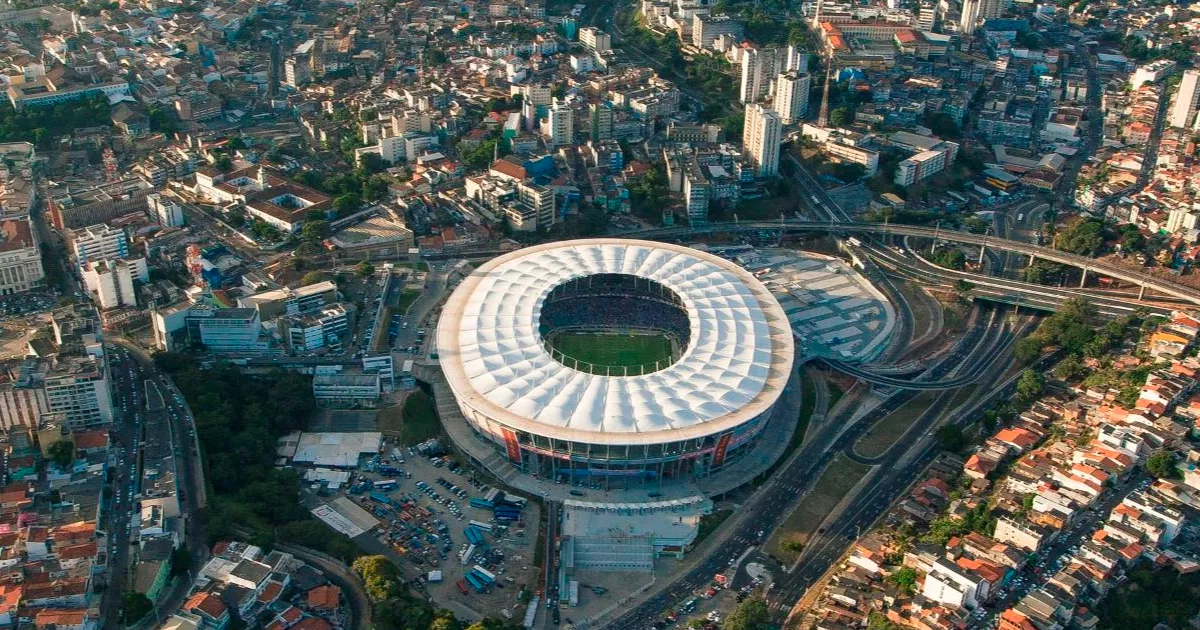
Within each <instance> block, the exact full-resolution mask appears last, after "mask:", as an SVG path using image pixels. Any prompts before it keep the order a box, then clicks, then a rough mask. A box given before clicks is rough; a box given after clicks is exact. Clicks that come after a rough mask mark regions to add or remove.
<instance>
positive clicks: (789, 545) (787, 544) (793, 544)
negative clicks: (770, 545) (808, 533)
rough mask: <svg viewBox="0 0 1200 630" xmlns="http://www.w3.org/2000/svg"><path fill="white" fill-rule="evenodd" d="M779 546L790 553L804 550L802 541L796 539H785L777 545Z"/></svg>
mask: <svg viewBox="0 0 1200 630" xmlns="http://www.w3.org/2000/svg"><path fill="white" fill-rule="evenodd" d="M779 548H780V549H782V550H784V551H786V552H788V553H790V554H799V553H800V552H801V551H804V543H802V542H800V541H798V540H785V541H783V544H782V545H779Z"/></svg>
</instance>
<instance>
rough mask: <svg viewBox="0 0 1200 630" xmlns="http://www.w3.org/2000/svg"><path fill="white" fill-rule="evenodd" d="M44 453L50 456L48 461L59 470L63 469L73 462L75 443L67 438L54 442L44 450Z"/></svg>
mask: <svg viewBox="0 0 1200 630" xmlns="http://www.w3.org/2000/svg"><path fill="white" fill-rule="evenodd" d="M46 453H47V454H48V455H49V456H50V461H52V462H54V464H55V465H56V466H58V467H59V468H62V469H65V468H66V467H67V466H70V465H71V462H73V461H75V443H74V442H72V441H71V440H70V439H69V438H64V439H61V440H56V441H55V442H54V443H53V444H51V445H50V448H48V449H46Z"/></svg>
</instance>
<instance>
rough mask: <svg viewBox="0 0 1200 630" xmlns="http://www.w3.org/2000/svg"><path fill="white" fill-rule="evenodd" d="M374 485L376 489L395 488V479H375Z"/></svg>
mask: <svg viewBox="0 0 1200 630" xmlns="http://www.w3.org/2000/svg"><path fill="white" fill-rule="evenodd" d="M374 485H375V489H376V490H395V489H396V480H395V479H382V480H380V481H376V482H375V484H374Z"/></svg>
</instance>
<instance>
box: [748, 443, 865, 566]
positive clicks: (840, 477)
mask: <svg viewBox="0 0 1200 630" xmlns="http://www.w3.org/2000/svg"><path fill="white" fill-rule="evenodd" d="M868 471H870V467H869V466H864V465H863V464H859V463H857V462H854V461H853V460H851V459H848V458H846V457H845V456H842V455H838V456H837V457H835V458H834V460H833V461H832V462H830V464H829V467H828V468H826V469H825V474H823V475H821V479H820V480H819V481H817V485H816V486H814V487H813V489H812V490H811V491H809V493H808V494H807V495H806V496H805V497H804V499H803V500H802V501H801V502H800V505H798V506H796V510H795V511H794V512H792V513H791V514H790V515H788V517H787V520H786V521H784V522H783V525H781V526H780V527H779V529H777V530H775V533H774V534H773V535H772V536H771V539H770V540H769V541H767V551H768V553H770V554H772V555H774V556H775V557H776V558H781V559H784V560H794V559H796V557H797V556H798V555H799V554H800V552H801V551H803V547H804V545H805V544H807V543H808V540H809V538H811V537H812V535H813V533H814V532H816V531H817V528H818V527H820V526H821V523H822V522H824V521H825V519H826V518H827V517H828V516H829V514H830V512H832V511H833V509H834V508H836V507H837V505H838V503H841V502H842V499H844V498H846V494H847V493H849V492H850V490H851V489H852V488H854V486H855V485H857V484H858V482H859V481H860V480H862V478H863V476H864V475H866V474H867V472H868Z"/></svg>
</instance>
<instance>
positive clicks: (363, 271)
mask: <svg viewBox="0 0 1200 630" xmlns="http://www.w3.org/2000/svg"><path fill="white" fill-rule="evenodd" d="M354 272H355V273H357V274H358V276H359V277H360V278H370V277H371V276H373V275H375V265H372V264H371V263H370V262H368V261H365V260H364V261H362V262H360V263H358V266H357V267H355V268H354Z"/></svg>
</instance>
